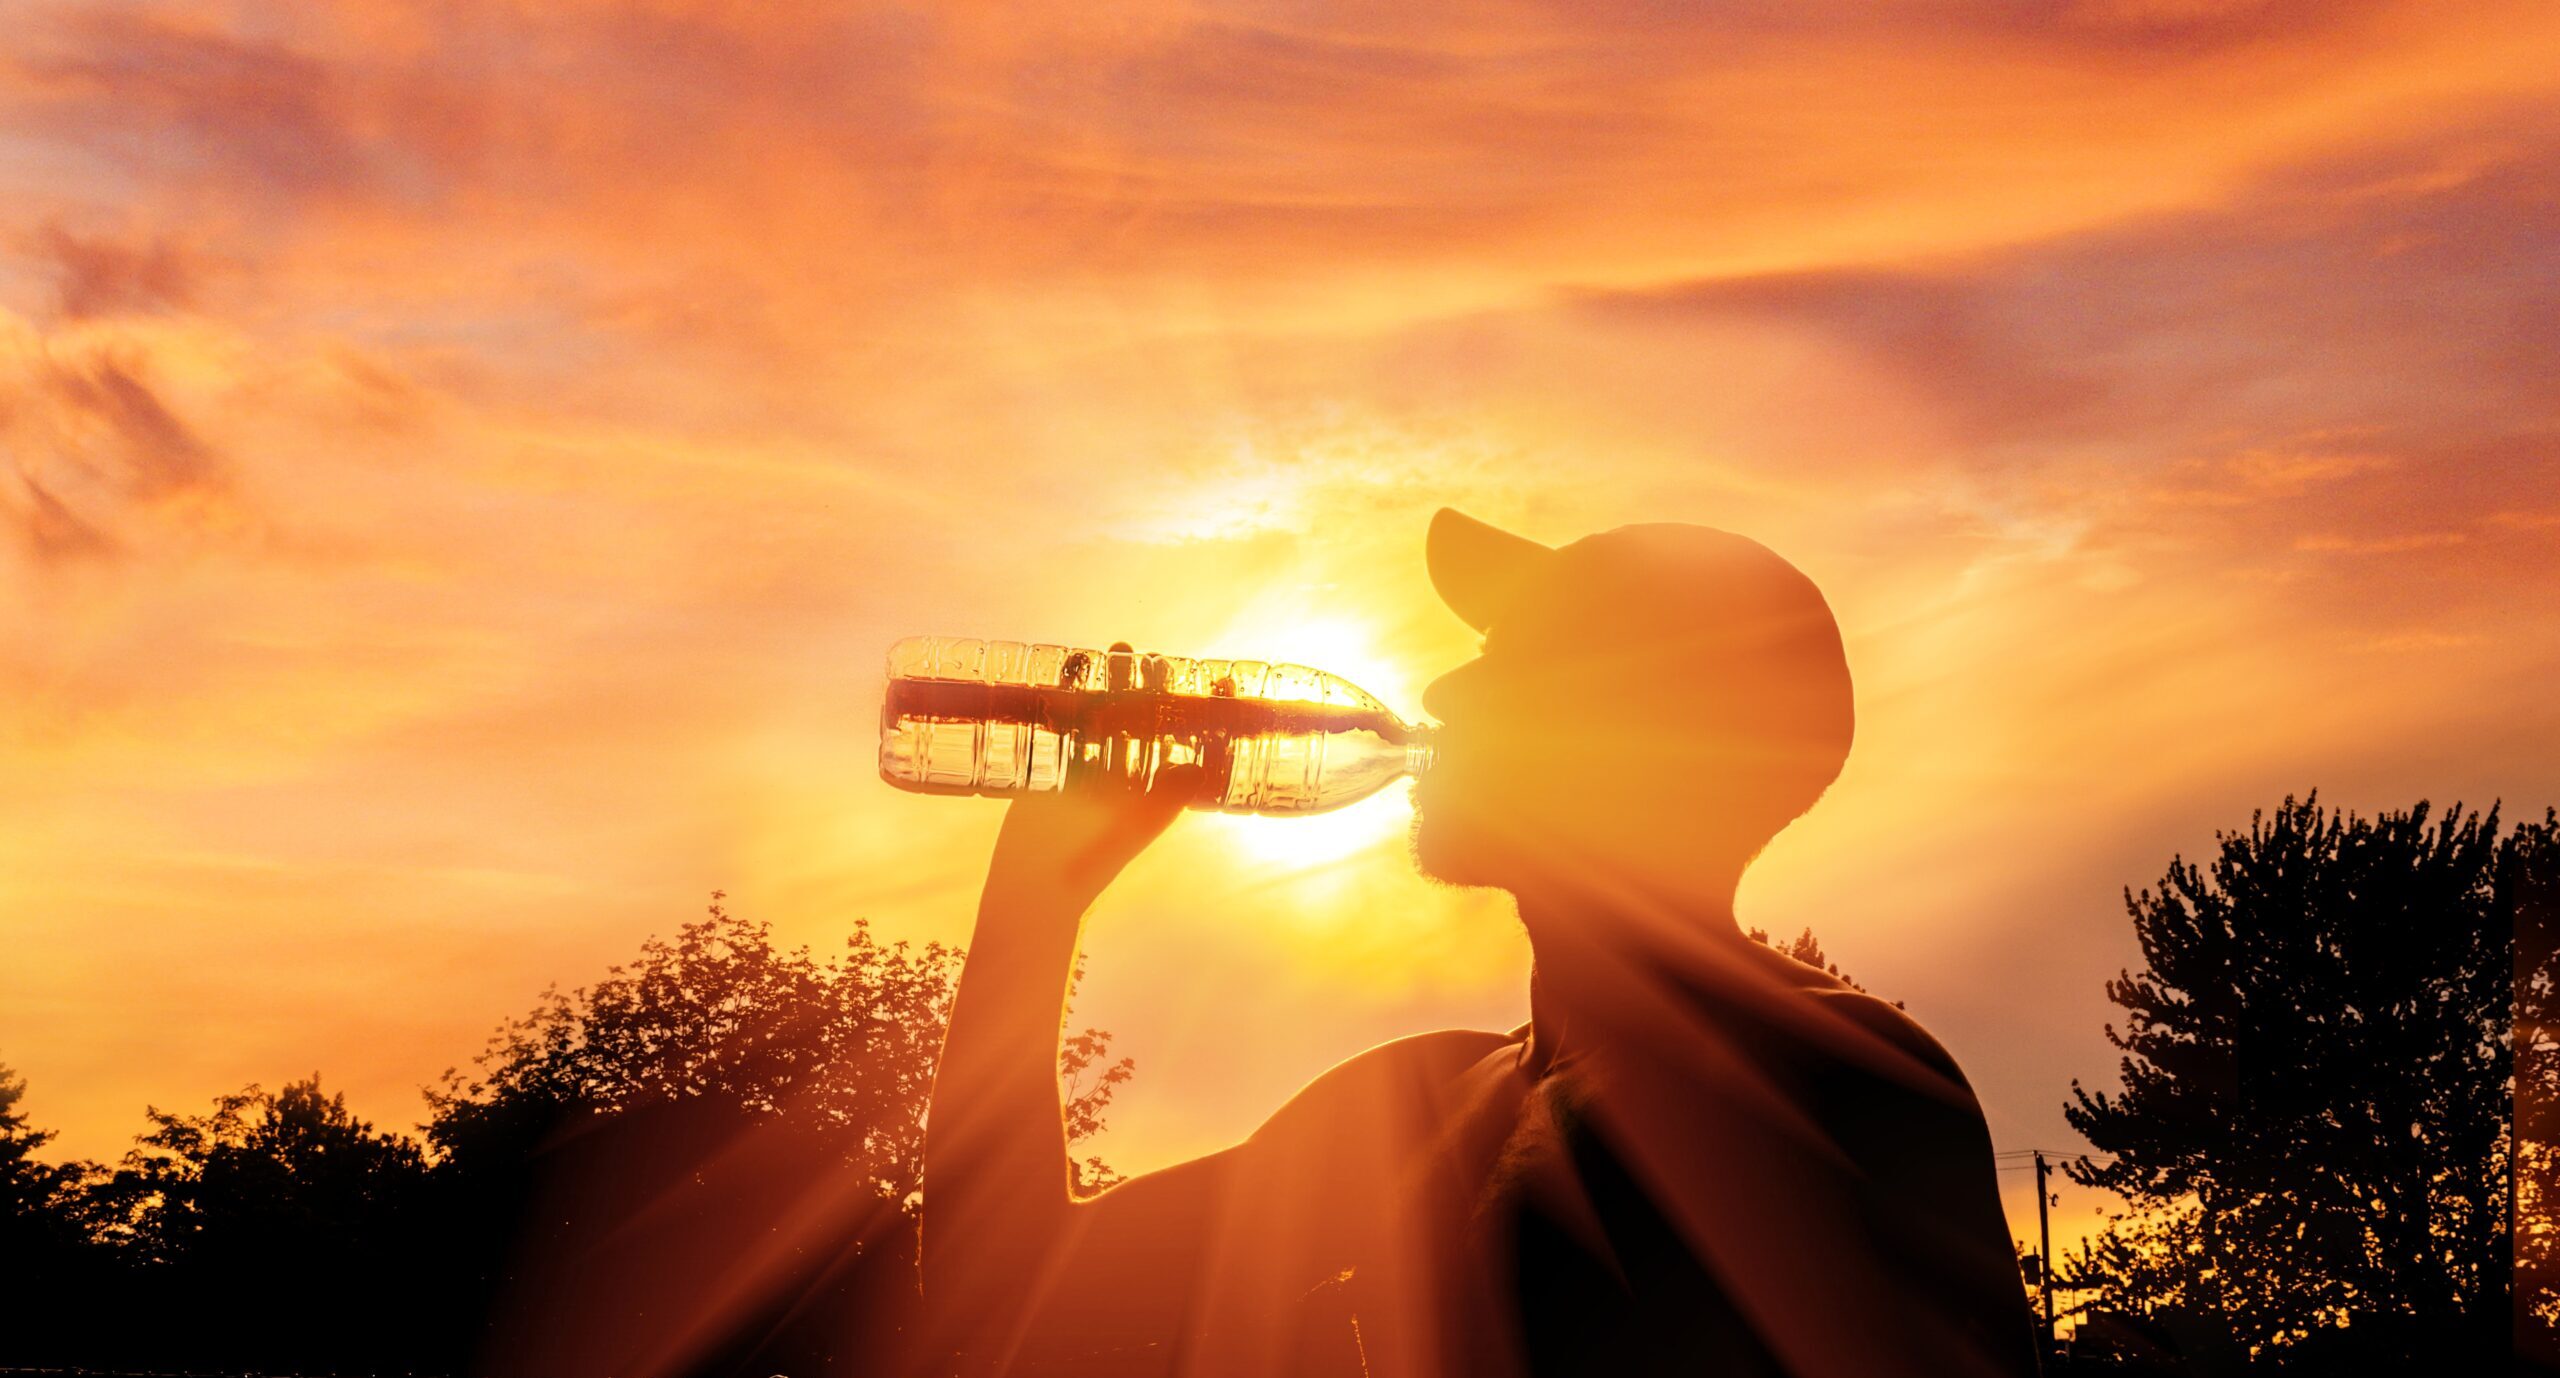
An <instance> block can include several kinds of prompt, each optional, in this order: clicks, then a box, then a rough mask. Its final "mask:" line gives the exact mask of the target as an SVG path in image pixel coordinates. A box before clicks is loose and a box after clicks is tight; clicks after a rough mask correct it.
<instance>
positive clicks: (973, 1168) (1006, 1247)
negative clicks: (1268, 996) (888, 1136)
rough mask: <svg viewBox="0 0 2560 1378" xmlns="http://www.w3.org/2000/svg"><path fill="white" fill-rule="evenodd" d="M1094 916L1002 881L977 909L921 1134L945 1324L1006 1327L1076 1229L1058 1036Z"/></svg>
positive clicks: (926, 1234)
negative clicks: (1071, 1221) (1081, 943)
mask: <svg viewBox="0 0 2560 1378" xmlns="http://www.w3.org/2000/svg"><path fill="white" fill-rule="evenodd" d="M1084 908H1085V902H1084V900H1083V899H1082V898H1081V897H1080V896H1074V895H1068V894H1062V893H1059V892H1058V891H1056V890H1055V889H1048V890H1045V891H1044V890H1040V889H1037V888H1035V887H1032V886H1028V885H1023V884H1015V883H1007V882H1006V881H1004V880H1002V879H1000V878H991V879H990V881H989V883H988V887H987V892H986V895H985V896H984V898H983V899H982V900H981V902H980V904H979V909H978V923H977V929H976V932H975V934H974V936H973V937H972V938H971V941H970V947H969V957H968V962H967V964H966V965H965V966H964V967H963V969H962V972H961V977H960V989H959V993H958V995H957V996H956V997H955V998H954V1000H953V1002H952V1009H951V1025H950V1030H949V1032H948V1034H947V1035H946V1036H945V1037H944V1040H943V1045H942V1060H941V1063H940V1065H939V1067H938V1068H937V1069H936V1071H935V1074H934V1082H933V1098H932V1109H931V1113H930V1115H929V1116H928V1118H927V1120H926V1128H925V1161H924V1212H923V1241H922V1242H923V1260H922V1261H923V1268H924V1287H925V1295H926V1299H927V1304H928V1308H929V1310H930V1312H931V1313H932V1314H933V1315H935V1316H936V1317H939V1318H941V1319H942V1320H943V1321H944V1322H945V1323H946V1324H948V1325H960V1326H965V1327H966V1329H967V1330H968V1331H972V1332H978V1333H981V1334H983V1333H984V1332H985V1331H986V1330H987V1329H989V1328H991V1327H995V1326H1000V1325H1002V1324H1003V1317H1004V1316H1005V1314H1006V1313H1007V1312H1008V1311H1010V1310H1012V1309H1013V1308H1017V1307H1020V1306H1021V1305H1022V1304H1023V1303H1024V1302H1025V1301H1026V1299H1027V1297H1028V1294H1029V1292H1030V1291H1031V1289H1032V1288H1033V1287H1034V1286H1035V1285H1036V1283H1037V1279H1038V1277H1039V1274H1040V1272H1041V1271H1042V1269H1043V1267H1044V1265H1045V1264H1046V1263H1047V1261H1048V1259H1049V1257H1050V1254H1051V1252H1052V1251H1053V1250H1054V1249H1055V1248H1056V1247H1057V1245H1058V1243H1059V1241H1060V1239H1061V1237H1062V1236H1063V1235H1064V1233H1065V1230H1066V1226H1067V1219H1068V1214H1069V1212H1070V1210H1071V1209H1072V1200H1071V1198H1070V1196H1069V1191H1070V1188H1071V1185H1072V1180H1071V1173H1072V1169H1071V1168H1070V1166H1069V1160H1068V1157H1067V1146H1066V1126H1065V1122H1064V1118H1063V1116H1062V1114H1061V1112H1060V1107H1059V1098H1058V1030H1059V1023H1060V1019H1061V1012H1062V1010H1063V1008H1064V1005H1065V1000H1066V990H1067V982H1068V980H1069V977H1070V975H1071V973H1072V971H1073V969H1074V963H1075V947H1076V934H1077V929H1078V928H1079V926H1080V925H1081V923H1082V919H1083V910H1084ZM953 1333H954V1334H956V1333H958V1332H953Z"/></svg>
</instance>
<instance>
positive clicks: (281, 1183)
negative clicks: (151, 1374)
mask: <svg viewBox="0 0 2560 1378" xmlns="http://www.w3.org/2000/svg"><path fill="white" fill-rule="evenodd" d="M145 1114H146V1116H147V1118H148V1119H149V1121H150V1124H151V1126H152V1127H151V1129H150V1130H149V1131H147V1132H145V1133H144V1134H142V1135H140V1136H139V1137H138V1138H137V1140H136V1146H135V1147H134V1149H133V1150H132V1151H131V1152H129V1153H127V1154H126V1155H125V1158H124V1162H123V1164H122V1165H121V1166H119V1167H118V1168H117V1170H116V1171H115V1173H114V1174H113V1175H112V1176H111V1177H108V1178H105V1179H103V1180H101V1181H99V1182H97V1183H95V1184H94V1185H93V1187H92V1188H91V1191H90V1198H91V1206H90V1212H89V1213H90V1217H91V1223H92V1228H93V1229H94V1230H95V1231H96V1233H97V1235H98V1237H99V1241H100V1243H101V1245H102V1246H104V1247H107V1248H110V1249H112V1250H113V1251H114V1254H115V1255H116V1262H117V1264H118V1265H119V1271H120V1273H121V1279H120V1280H121V1282H122V1284H123V1291H124V1293H125V1295H122V1296H120V1297H116V1298H113V1299H112V1302H111V1306H112V1309H111V1310H109V1311H108V1312H106V1314H107V1315H110V1316H114V1317H117V1318H118V1319H117V1321H116V1322H115V1323H114V1324H113V1325H111V1326H110V1327H108V1328H107V1333H108V1334H109V1335H111V1336H112V1338H113V1342H114V1343H115V1344H116V1346H117V1349H116V1350H115V1351H114V1352H116V1353H120V1354H122V1355H123V1356H125V1357H128V1358H134V1359H150V1360H154V1361H165V1360H171V1359H180V1360H186V1361H190V1362H208V1361H210V1362H222V1363H241V1364H251V1363H255V1364H260V1365H277V1366H292V1367H302V1368H321V1369H327V1368H333V1367H343V1366H349V1365H355V1364H362V1363H367V1362H368V1361H371V1360H373V1359H375V1358H376V1357H377V1356H379V1355H380V1354H381V1353H382V1352H383V1349H384V1346H385V1340H386V1338H387V1337H392V1336H399V1335H402V1334H403V1333H404V1332H407V1331H412V1330H414V1329H415V1326H416V1318H415V1316H414V1315H413V1311H412V1304H411V1299H412V1298H413V1297H414V1296H415V1295H417V1292H418V1289H419V1288H420V1287H421V1286H422V1285H424V1283H425V1281H426V1280H425V1279H422V1278H421V1277H420V1275H419V1265H420V1263H421V1260H420V1259H419V1258H418V1256H417V1254H416V1252H415V1249H414V1247H413V1245H414V1241H415V1239H416V1237H417V1234H418V1232H419V1227H420V1222H421V1218H422V1208H423V1206H424V1200H423V1197H424V1192H425V1188H426V1178H427V1163H426V1159H425V1156H424V1155H423V1153H422V1152H421V1150H420V1147H419V1145H418V1143H417V1141H416V1140H414V1139H411V1138H409V1137H408V1136H406V1135H403V1134H397V1133H387V1132H384V1131H380V1130H377V1129H375V1128H374V1126H373V1125H372V1124H370V1123H369V1122H367V1121H365V1120H363V1119H361V1118H359V1117H358V1116H356V1115H355V1114H353V1113H352V1112H350V1111H349V1110H348V1108H347V1103H346V1097H345V1096H344V1095H332V1094H329V1093H327V1092H325V1091H323V1090H322V1089H321V1085H320V1078H319V1075H318V1074H317V1073H314V1074H313V1075H312V1076H310V1077H308V1078H305V1079H303V1080H300V1081H296V1082H293V1083H291V1084H289V1085H287V1086H286V1087H285V1088H284V1089H283V1090H281V1091H278V1092H274V1093H269V1092H268V1091H266V1090H264V1089H263V1088H261V1087H258V1086H255V1085H251V1086H248V1087H245V1088H243V1089H241V1090H240V1091H237V1092H234V1093H232V1094H229V1095H224V1096H219V1097H216V1098H215V1100H214V1102H213V1108H212V1110H211V1111H210V1112H209V1113H206V1114H202V1115H187V1114H181V1113H177V1112H174V1111H165V1110H161V1109H158V1108H157V1107H152V1108H149V1109H147V1110H146V1111H145ZM279 1297H290V1298H293V1299H294V1302H295V1306H294V1309H293V1311H292V1312H291V1313H290V1316H291V1318H290V1320H289V1321H284V1320H283V1318H282V1317H278V1318H277V1319H278V1320H279V1321H283V1323H279V1324H274V1325H266V1324H257V1323H251V1322H252V1321H253V1320H254V1319H255V1318H261V1317H266V1316H269V1315H271V1314H272V1313H273V1304H274V1301H275V1299H276V1298H279ZM93 1304H95V1303H93Z"/></svg>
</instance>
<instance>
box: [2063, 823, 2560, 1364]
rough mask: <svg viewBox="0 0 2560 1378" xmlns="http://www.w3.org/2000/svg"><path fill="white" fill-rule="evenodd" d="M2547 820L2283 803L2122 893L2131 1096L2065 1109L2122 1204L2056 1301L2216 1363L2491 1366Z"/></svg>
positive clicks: (2503, 1313)
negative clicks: (2535, 894)
mask: <svg viewBox="0 0 2560 1378" xmlns="http://www.w3.org/2000/svg"><path fill="white" fill-rule="evenodd" d="M2551 830H2552V824H2551V823H2550V822H2549V821H2546V822H2544V823H2543V824H2540V825H2528V826H2526V827H2524V828H2520V829H2518V830H2517V831H2516V832H2515V833H2514V834H2511V835H2509V836H2508V837H2506V838H2504V839H2501V838H2500V837H2499V835H2498V819H2497V811H2496V810H2495V809H2492V810H2491V811H2490V812H2489V813H2488V815H2487V816H2486V817H2485V818H2484V817H2483V816H2481V815H2479V814H2476V813H2474V814H2465V813H2464V812H2463V811H2462V810H2461V809H2460V808H2459V807H2458V806H2457V807H2456V808H2454V809H2453V810H2451V811H2449V812H2447V813H2446V814H2444V815H2443V816H2442V817H2441V818H2434V819H2432V821H2431V810H2430V808H2429V806H2428V805H2427V804H2425V803H2423V802H2422V803H2420V804H2419V805H2417V806H2416V807H2415V808H2413V809H2411V810H2409V811H2407V812H2403V813H2385V814H2383V815H2381V816H2380V817H2378V818H2376V819H2373V820H2366V819H2363V818H2360V817H2357V816H2356V815H2354V814H2351V813H2346V812H2343V811H2331V810H2327V809H2323V808H2322V807H2321V806H2320V804H2319V802H2318V799H2317V796H2316V795H2315V796H2313V797H2312V798H2308V799H2304V800H2301V801H2298V802H2297V801H2296V800H2294V799H2293V798H2291V797H2288V798H2287V799H2286V800H2285V801H2284V803H2283V805H2282V806H2281V807H2280V808H2279V809H2277V811H2276V812H2275V814H2274V815H2273V816H2272V817H2270V816H2267V815H2265V814H2260V815H2256V816H2254V817H2253V818H2252V820H2251V824H2250V827H2249V830H2248V831H2247V832H2245V833H2231V834H2217V842H2218V844H2219V847H2218V851H2217V854H2216V855H2215V856H2214V858H2213V859H2212V860H2211V861H2210V862H2209V863H2208V864H2206V865H2204V866H2197V865H2194V864H2191V863H2189V862H2187V861H2185V860H2184V859H2183V858H2179V859H2174V860H2173V861H2172V862H2171V863H2170V866H2169V869H2168V871H2167V873H2166V874H2165V875H2164V876H2163V877H2162V879H2161V882H2160V885H2159V888H2158V889H2157V890H2156V891H2155V890H2147V889H2146V890H2144V891H2142V892H2141V893H2140V894H2138V895H2137V894H2134V893H2132V892H2130V891H2128V892H2127V893H2126V896H2125V902H2126V908H2127V910H2128V912H2129V913H2130V914H2131V916H2132V919H2133V924H2134V930H2135V935H2136V937H2137V938H2138V939H2139V940H2140V942H2141V946H2142V953H2143V957H2144V959H2145V962H2146V966H2145V969H2144V970H2142V971H2140V972H2138V973H2126V974H2122V975H2120V976H2118V978H2117V979H2115V980H2113V981H2111V982H2109V983H2108V986H2107V995H2108V998H2109V999H2110V1000H2112V1001H2113V1002H2114V1003H2116V1004H2117V1005H2119V1006H2121V1007H2122V1008H2123V1009H2124V1011H2125V1013H2126V1015H2127V1023H2126V1025H2125V1027H2124V1028H2123V1029H2122V1030H2121V1031H2120V1030H2118V1029H2117V1028H2116V1027H2114V1026H2112V1025H2110V1026H2109V1028H2108V1030H2107V1035H2108V1038H2109V1039H2110V1041H2112V1042H2113V1043H2114V1044H2115V1045H2116V1047H2118V1048H2119V1049H2121V1050H2122V1051H2123V1052H2124V1054H2125V1056H2124V1058H2123V1060H2122V1063H2121V1068H2120V1070H2121V1073H2122V1077H2123V1090H2122V1092H2121V1093H2119V1094H2116V1095H2109V1094H2107V1093H2104V1092H2095V1093H2093V1092H2090V1091H2087V1090H2084V1089H2082V1088H2080V1086H2079V1085H2078V1083H2077V1082H2075V1083H2074V1084H2073V1100H2072V1103H2071V1104H2069V1105H2067V1106H2066V1107H2065V1109H2064V1113H2065V1115H2066V1116H2067V1117H2068V1118H2069V1120H2070V1122H2071V1124H2072V1126H2073V1127H2074V1128H2075V1129H2077V1130H2079V1131H2080V1132H2081V1134H2083V1135H2084V1136H2086V1137H2087V1138H2088V1140H2089V1141H2090V1142H2091V1143H2092V1144H2093V1145H2095V1146H2097V1147H2098V1148H2099V1149H2101V1150H2104V1151H2105V1152H2106V1153H2109V1154H2112V1155H2113V1157H2112V1159H2111V1160H2106V1161H2099V1160H2088V1161H2081V1162H2068V1163H2066V1164H2065V1165H2064V1171H2065V1172H2066V1173H2068V1174H2069V1175H2070V1176H2071V1177H2072V1178H2073V1180H2075V1181H2078V1182H2080V1183H2082V1184H2083V1185H2087V1186H2097V1187H2104V1188H2106V1189H2108V1190H2110V1191H2113V1192H2115V1193H2117V1194H2118V1195H2119V1196H2120V1197H2121V1198H2122V1199H2123V1200H2124V1201H2125V1202H2126V1203H2127V1205H2128V1207H2130V1213H2129V1214H2128V1215H2127V1216H2126V1217H2125V1218H2123V1219H2121V1220H2119V1221H2118V1222H2117V1224H2116V1225H2115V1226H2114V1227H2113V1228H2112V1229H2111V1230H2110V1231H2109V1232H2107V1233H2106V1234H2104V1235H2102V1236H2101V1237H2100V1238H2099V1239H2097V1240H2095V1241H2093V1242H2092V1243H2091V1245H2090V1246H2089V1247H2088V1248H2086V1249H2084V1251H2083V1252H2082V1254H2081V1256H2080V1257H2079V1259H2078V1260H2076V1265H2077V1266H2076V1267H2075V1268H2073V1269H2072V1270H2070V1271H2071V1274H2072V1275H2071V1276H2069V1277H2067V1279H2066V1281H2065V1285H2068V1286H2075V1287H2100V1288H2104V1289H2105V1290H2106V1292H2107V1294H2108V1296H2109V1297H2110V1299H2111V1301H2112V1304H2113V1305H2115V1306H2117V1307H2119V1308H2124V1309H2129V1310H2132V1311H2135V1312H2138V1313H2142V1314H2144V1315H2147V1316H2149V1317H2151V1318H2152V1319H2154V1320H2155V1321H2158V1322H2160V1323H2161V1324H2162V1325H2163V1326H2164V1327H2165V1328H2166V1329H2168V1330H2169V1331H2170V1332H2172V1333H2175V1334H2183V1335H2184V1336H2186V1337H2187V1344H2188V1348H2189V1352H2190V1354H2191V1356H2192V1357H2194V1358H2195V1359H2196V1360H2197V1361H2198V1362H2199V1364H2200V1366H2201V1367H2203V1368H2205V1369H2208V1370H2210V1369H2214V1368H2228V1367H2234V1366H2237V1365H2239V1364H2241V1363H2243V1362H2245V1361H2247V1360H2249V1359H2251V1358H2252V1357H2254V1358H2255V1360H2257V1361H2258V1362H2261V1363H2265V1364H2269V1365H2276V1366H2284V1365H2296V1366H2301V1367H2306V1368H2318V1369H2319V1370H2320V1371H2323V1372H2336V1371H2353V1370H2357V1369H2359V1368H2376V1369H2379V1368H2393V1366H2395V1365H2399V1364H2409V1363H2418V1362H2421V1361H2423V1362H2425V1363H2427V1364H2430V1365H2434V1364H2447V1365H2458V1364H2459V1362H2460V1361H2462V1360H2464V1359H2471V1360H2476V1361H2479V1362H2482V1363H2486V1362H2487V1361H2488V1359H2489V1357H2490V1356H2492V1355H2494V1354H2496V1353H2500V1352H2502V1351H2503V1349H2504V1339H2505V1330H2506V1325H2507V1296H2508V1263H2507V1257H2508V1253H2507V1245H2508V1234H2507V1228H2508V1205H2509V1202H2508V1188H2509V1174H2508V1143H2509V1139H2508V1106H2509V1101H2508V1088H2509V1075H2510V1066H2511V1063H2510V1056H2509V1032H2510V1017H2511V1016H2510V1008H2509V1004H2510V998H2511V993H2512V991H2511V971H2510V943H2511V933H2510V922H2511V915H2512V914H2513V912H2514V907H2513V906H2514V896H2513V888H2514V885H2515V882H2516V878H2517V876H2518V874H2519V871H2518V863H2519V860H2520V859H2522V858H2525V857H2527V856H2528V855H2529V854H2530V853H2532V851H2533V849H2535V848H2543V849H2547V848H2548V847H2549V846H2550V838H2551ZM2393 1371H2397V1370H2396V1368H2394V1369H2393ZM2444 1371H2457V1368H2447V1369H2445V1370H2444Z"/></svg>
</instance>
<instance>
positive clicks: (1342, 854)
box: [1216, 785, 1413, 871]
mask: <svg viewBox="0 0 2560 1378" xmlns="http://www.w3.org/2000/svg"><path fill="white" fill-rule="evenodd" d="M1412 821H1413V797H1412V791H1411V790H1410V789H1409V788H1408V787H1406V786H1404V785H1389V786H1388V787H1387V788H1385V789H1384V790H1381V791H1379V792H1378V793H1377V794H1375V795H1373V796H1371V797H1370V798H1367V799H1363V800H1361V801H1360V802H1359V803H1356V804H1352V805H1349V806H1348V807H1345V808H1340V809H1336V810H1334V811H1333V812H1331V813H1320V814H1316V815H1314V816H1313V817H1310V818H1253V817H1242V816H1238V815H1235V814H1220V815H1218V818H1217V823H1216V827H1217V830H1218V833H1219V835H1220V836H1221V837H1223V838H1224V839H1226V841H1227V843H1228V845H1230V846H1232V847H1234V848H1235V849H1236V851H1238V852H1239V853H1241V854H1243V855H1244V856H1245V857H1247V858H1249V859H1251V860H1253V861H1255V862H1258V863H1260V864H1262V865H1264V866H1266V867H1277V868H1280V869H1284V870H1290V871H1301V870H1307V869H1310V868H1312V867H1317V866H1326V865H1330V864H1332V863H1335V862H1339V861H1342V860H1344V859H1346V858H1348V857H1351V856H1353V855H1355V854H1357V853H1360V852H1365V851H1368V850H1370V849H1371V848H1373V847H1377V846H1380V845H1382V844H1384V843H1386V842H1388V841H1390V840H1392V839H1397V838H1401V837H1403V836H1404V834H1405V831H1406V829H1407V828H1408V827H1410V826H1411V824H1412Z"/></svg>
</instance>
